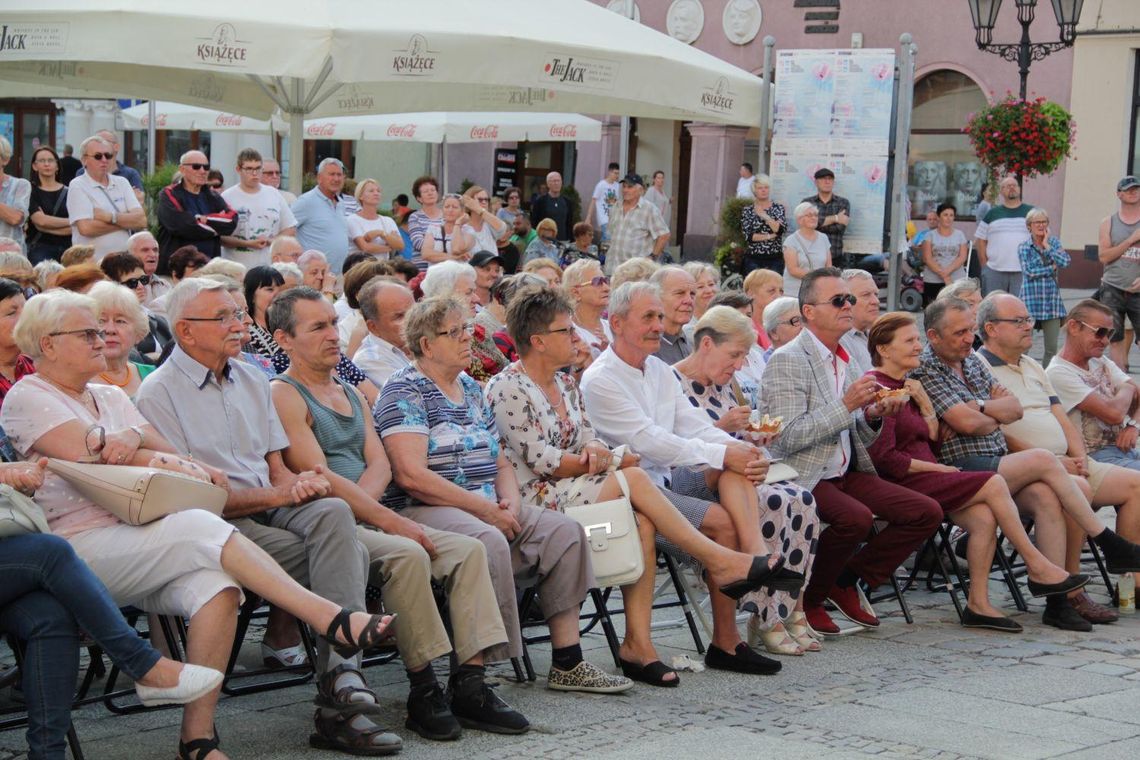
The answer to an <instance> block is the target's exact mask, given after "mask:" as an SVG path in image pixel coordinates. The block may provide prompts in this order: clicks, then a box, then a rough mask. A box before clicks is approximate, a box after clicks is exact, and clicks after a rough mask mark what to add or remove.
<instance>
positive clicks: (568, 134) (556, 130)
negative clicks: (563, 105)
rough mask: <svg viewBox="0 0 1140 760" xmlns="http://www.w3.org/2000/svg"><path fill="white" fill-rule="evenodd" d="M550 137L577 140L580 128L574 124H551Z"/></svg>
mask: <svg viewBox="0 0 1140 760" xmlns="http://www.w3.org/2000/svg"><path fill="white" fill-rule="evenodd" d="M550 136H551V137H560V138H563V139H565V138H576V137H578V127H577V126H575V125H574V124H551V125H550Z"/></svg>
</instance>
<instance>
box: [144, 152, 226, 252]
mask: <svg viewBox="0 0 1140 760" xmlns="http://www.w3.org/2000/svg"><path fill="white" fill-rule="evenodd" d="M178 171H179V173H180V174H181V175H182V179H181V180H179V181H178V182H174V183H172V184H170V185H169V186H167V187H165V188H163V190H162V192H161V193H159V195H158V246H159V256H158V269H159V271H160V272H162V273H167V272H169V259H170V254H172V253H173V252H174V251H177V250H178V249H179V248H181V247H182V246H184V245H192V246H194V247H195V248H197V249H198V250H199V251H201V252H202V253H204V254H206V256H208V257H210V258H211V259H213V258H217V257H218V256H220V255H221V254H222V236H223V235H232V234H233V232H234V227H236V226H237V213H236V212H235V211H234V210H233V209H232V208H230V207H229V204H227V203H226V201H225V199H224V198H222V196H221V195H220V194H218V192H217V191H215V190H214V189H213V188H212V187H210V185H209V182H208V180H209V174H210V160H209V159H208V158H206V154H205V153H203V152H202V151H200V150H191V151H187V152H186V153H183V154H182V158H181V159H179V162H178Z"/></svg>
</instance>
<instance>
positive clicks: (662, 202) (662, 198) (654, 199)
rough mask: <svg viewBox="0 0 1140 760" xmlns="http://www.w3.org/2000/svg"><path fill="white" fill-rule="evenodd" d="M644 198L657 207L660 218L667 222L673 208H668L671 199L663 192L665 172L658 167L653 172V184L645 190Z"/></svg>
mask: <svg viewBox="0 0 1140 760" xmlns="http://www.w3.org/2000/svg"><path fill="white" fill-rule="evenodd" d="M645 200H647V201H649V202H650V203H652V204H653V205H654V206H656V207H657V210H658V211H660V212H661V218H662V219H664V220H665V224H668V223H669V218H670V217H671V216H672V215H673V210H672V209H671V208H670V206H671V205H672V201H670V200H669V196H668V195H666V194H665V172H663V171H661V170H660V169H658V170H657V171H655V172H653V184H651V185H650V186H649V189H648V190H646V191H645Z"/></svg>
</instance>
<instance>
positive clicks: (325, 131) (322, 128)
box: [305, 121, 336, 137]
mask: <svg viewBox="0 0 1140 760" xmlns="http://www.w3.org/2000/svg"><path fill="white" fill-rule="evenodd" d="M305 134H306V135H308V136H309V137H332V136H333V135H335V134H336V124H334V123H332V122H331V121H330V122H326V123H324V124H310V125H309V126H307V127H305Z"/></svg>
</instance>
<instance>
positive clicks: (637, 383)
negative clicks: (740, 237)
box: [582, 282, 779, 674]
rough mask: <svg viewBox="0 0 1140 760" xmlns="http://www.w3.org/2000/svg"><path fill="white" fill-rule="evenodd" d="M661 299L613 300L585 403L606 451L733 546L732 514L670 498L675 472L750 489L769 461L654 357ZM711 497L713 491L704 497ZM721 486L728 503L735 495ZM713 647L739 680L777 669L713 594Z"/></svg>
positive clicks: (706, 503) (645, 291) (633, 285)
mask: <svg viewBox="0 0 1140 760" xmlns="http://www.w3.org/2000/svg"><path fill="white" fill-rule="evenodd" d="M659 293H660V291H659V289H658V288H657V286H656V285H654V284H652V283H649V282H629V283H625V284H623V285H621V286H620V287H618V289H617V290H615V291H614V293H613V295H612V296H610V311H609V314H610V328H611V329H612V330H613V335H614V340H613V343H611V344H610V345H609V347H608V348H606V350H605V351H603V352H602V353H601V355H600V356H598V358H597V359H595V360H594V363H593V364H591V365H590V367H589V368H588V369H587V370H586V372H585V374H584V375H583V376H582V396H583V400H584V401H585V404H586V411H587V414H588V416H589V418H590V421H591V422H592V423H593V425H594V429H595V430H596V431H597V433H598V434H599V435H600V436H601V437H602V438H603V440H605V441H606V443H608V444H610V445H612V446H617V445H622V444H626V445H629V446H630V448H632V449H633V451H634V452H635V453H637V454H638V455H640V456H641V468H642V469H643V470H645V471H646V472H647V473H648V474H649V476H650V477H651V478H653V480H654V481H655V482H656V483H657V485H658V487H660V488H661V489H662V491H663V492H664V493H665V495H666V496H667V497H668V498H669V501H670V502H671V503H672V504H673V506H675V507H677V509H678V510H679V511H680V512H681V514H683V515H684V516H685V517H686V518H687V519H688V520H689V521H690V522H691V523H692V524H693V525H694V526H696V527H697V528H698V529H700V531H701V532H702V533H704V534H705V535H706V536H708V537H709V538H711V539H713V540H714V541H716V542H717V543H721V544H724V545H726V546H735V545H737V544H736V543H735V542H736V540H737V538H736V530H735V528H733V523H732V519H731V517H730V516H729V512H728V510H726V509H725V508H724V507H722V506H721V505H720V504H716V503H713V502H712V500H711V497H712V494H711V493H709V494H708V496H709V497H710V498H707V499H705V498H697V497H694V496H686V495H683V494H680V493H677V492H675V491H672V490H669V489H668V487H667V484H668V483H669V482H670V479H671V477H672V468H674V467H690V468H692V467H696V468H713V469H716V470H722V471H724V472H722V474H721V476H720V477H721V478H722V479H725V478H731V479H738V480H739V481H740V483H741V484H742V485H744V486H745V487H747V488H748V490H751V483H750V482H749V481H751V482H758V481H762V480H763V479H764V475H765V474H766V473H767V471H768V461H767V460H765V459H764V458H763V454H762V452H761V451H760V450H759V449H758V448H756V447H755V446H753V445H751V444H748V443H744V442H743V441H738V440H736V439H735V438H733V437H732V436H730V435H729V434H728V433H726V432H724V431H723V430H721V429H720V428H717V427H714V426H713V424H712V422H711V421H710V419H709V416H708V415H707V414H705V412H703V411H701V410H699V409H697V408H696V407H694V406H693V405H692V404H691V403H689V400H688V398H686V396H685V393H684V391H683V390H682V388H681V383H680V381H678V380H677V378H676V376H675V375H674V374H673V370H672V369H671V368H670V367H669V365H667V364H665V363H664V362H663V361H661V360H660V359H658V358H657V357H655V356H653V353H654V352H655V351H657V349H658V347H659V345H660V342H661V332H662V330H663V329H664V318H665V312H664V306H662V304H661V296H660V295H659ZM706 490H707V489H706ZM737 490H738V489H736V488H733V489H729V488H727V487H725V486H723V485H722V487H721V492H722V494H723V496H722V498H724V497H727V496H728V494H729V492H730V491H737ZM709 591H710V593H711V603H712V615H713V641H712V643H711V645H710V646H709V650H708V652H709V654H708V655H707V656H706V660H705V661H706V663H707V664H709V665H710V666H711V667H716V668H722V669H728V670H734V671H736V672H741V673H753V674H771V673H774V672H776V671H777V670H779V663H777V662H775V661H773V660H770V659H768V658H767V657H762V656H761V655H759V654H757V653H756V652H755V651H753V650H752V649H751V648H750V647H749V646H748V645H747V644H745V643H744V641H742V640H741V638H740V633H739V631H737V629H736V604H735V602H733V601H732V600H731V599H729V598H728V597H727V596H724V595H723V594H721V593H720V592H719V591H718V590H717V589H716V588H715V587H714V586H711V585H710V586H709Z"/></svg>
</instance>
